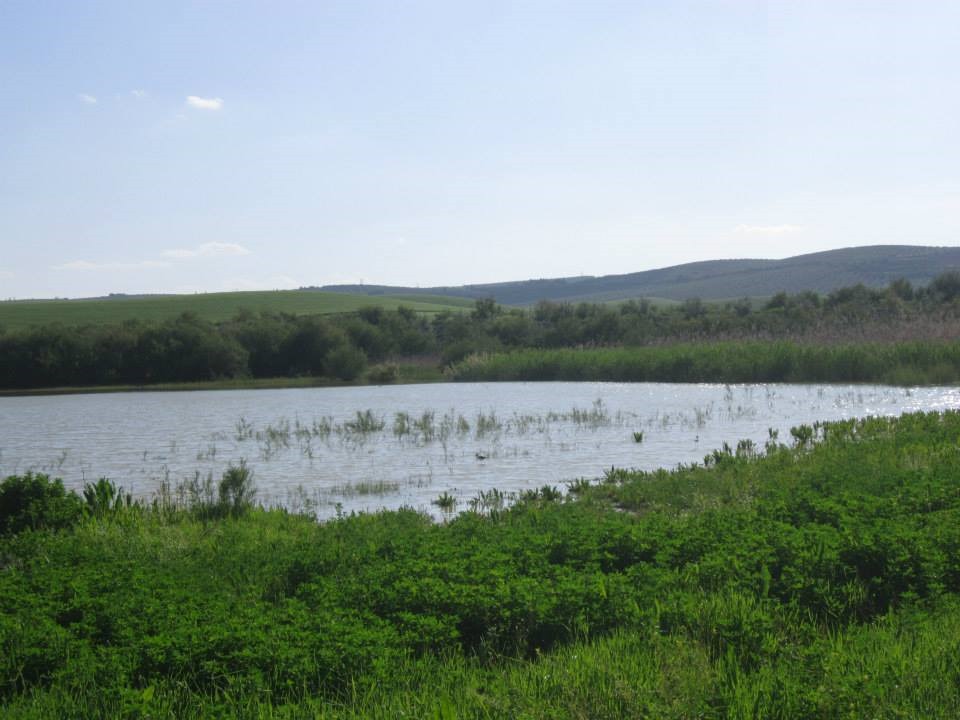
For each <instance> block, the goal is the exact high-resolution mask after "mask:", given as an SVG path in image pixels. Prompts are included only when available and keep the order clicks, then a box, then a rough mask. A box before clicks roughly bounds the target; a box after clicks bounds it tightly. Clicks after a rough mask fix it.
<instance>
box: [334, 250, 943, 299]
mask: <svg viewBox="0 0 960 720" xmlns="http://www.w3.org/2000/svg"><path fill="white" fill-rule="evenodd" d="M948 270H960V247H927V246H916V245H872V246H867V247H854V248H842V249H840V250H829V251H826V252H818V253H810V254H807V255H797V256H795V257H790V258H786V259H784V260H756V259H747V260H708V261H705V262H695V263H687V264H684V265H675V266H673V267H667V268H661V269H658V270H647V271H644V272H637V273H629V274H626V275H604V276H602V277H594V276H580V277H567V278H553V279H542V280H523V281H518V282H503V283H489V284H484V285H461V286H458V287H433V288H423V289H417V290H415V289H413V288H403V287H393V286H387V285H330V286H326V287H322V288H319V289H320V290H324V291H329V292H344V293H366V294H368V295H375V296H376V295H387V294H395V293H402V292H426V293H430V294H435V295H446V296H454V297H465V298H470V299H476V298H487V297H492V298H494V299H496V300H497V302H499V303H502V304H504V305H531V304H533V303H535V302H537V301H539V300H554V301H560V300H563V301H567V302H581V301H585V302H606V301H610V300H625V299H628V298H639V297H656V298H663V299H667V300H685V299H687V298H692V297H698V298H701V299H704V300H729V299H734V298H741V297H745V296H746V297H770V296H771V295H775V294H776V293H778V292H781V291H783V292H788V293H798V292H803V291H805V290H813V291H815V292H819V293H828V292H831V291H833V290H836V289H838V288H841V287H849V286H851V285H856V284H858V283H863V284H864V285H867V286H869V287H885V286H887V285H889V284H890V282H892V281H893V280H897V279H898V278H906V279H907V280H909V281H910V282H912V283H914V284H915V285H926V284H928V283H929V282H930V280H932V279H933V278H934V277H936V276H937V275H939V274H941V273H943V272H946V271H948Z"/></svg>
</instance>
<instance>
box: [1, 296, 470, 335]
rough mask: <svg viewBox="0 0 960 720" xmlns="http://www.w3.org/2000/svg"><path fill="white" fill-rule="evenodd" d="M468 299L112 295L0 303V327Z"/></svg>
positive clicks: (439, 305) (450, 303) (437, 307)
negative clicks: (79, 298)
mask: <svg viewBox="0 0 960 720" xmlns="http://www.w3.org/2000/svg"><path fill="white" fill-rule="evenodd" d="M472 304H473V301H472V300H469V299H465V298H450V297H437V296H434V295H425V294H422V293H420V294H397V295H377V296H376V297H371V296H369V295H362V294H344V293H327V292H316V291H311V290H273V291H262V292H260V291H257V292H229V293H203V294H197V295H136V296H112V297H108V298H95V299H83V300H19V301H6V302H0V327H5V328H7V329H9V330H16V329H19V328H24V327H29V326H32V325H46V324H49V323H56V322H58V323H63V324H65V325H83V324H87V323H117V322H123V321H125V320H165V319H167V318H172V317H176V316H178V315H180V314H181V313H184V312H193V313H196V314H197V315H198V316H199V317H201V318H203V319H204V320H210V321H218V320H225V319H227V318H229V317H232V316H233V315H235V314H236V313H237V311H238V310H241V309H248V310H253V311H260V310H267V311H272V312H285V313H292V314H294V315H308V314H318V315H320V314H331V313H342V312H350V311H353V310H357V309H359V308H361V307H365V306H370V305H377V306H380V307H384V308H388V309H393V308H396V307H398V306H400V305H404V306H406V307H409V308H411V309H412V310H415V311H417V312H425V313H433V312H440V311H441V310H459V309H462V308H465V307H470V306H471V305H472Z"/></svg>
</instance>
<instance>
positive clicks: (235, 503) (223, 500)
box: [218, 460, 257, 517]
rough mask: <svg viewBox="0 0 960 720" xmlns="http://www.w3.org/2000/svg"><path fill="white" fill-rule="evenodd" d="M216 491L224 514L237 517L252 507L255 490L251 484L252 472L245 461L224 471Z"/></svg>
mask: <svg viewBox="0 0 960 720" xmlns="http://www.w3.org/2000/svg"><path fill="white" fill-rule="evenodd" d="M218 491H219V495H220V507H221V509H222V510H223V511H224V513H226V514H230V515H233V516H234V517H239V516H240V515H243V514H244V513H245V512H246V511H247V510H249V509H250V508H251V507H252V506H253V500H254V497H256V494H257V488H256V486H255V485H254V484H253V470H251V469H250V468H249V467H247V463H246V461H244V460H241V461H240V464H239V465H233V464H231V465H230V466H229V467H228V468H227V469H226V470H225V471H224V473H223V477H222V478H220V486H219V487H218Z"/></svg>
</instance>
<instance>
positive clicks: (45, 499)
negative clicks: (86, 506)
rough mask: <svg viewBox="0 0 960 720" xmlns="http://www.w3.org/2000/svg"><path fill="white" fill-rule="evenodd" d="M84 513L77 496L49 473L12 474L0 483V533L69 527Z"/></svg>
mask: <svg viewBox="0 0 960 720" xmlns="http://www.w3.org/2000/svg"><path fill="white" fill-rule="evenodd" d="M82 512H83V504H82V503H81V502H80V498H78V497H77V496H76V494H75V493H73V492H67V491H66V489H64V487H63V481H62V480H60V479H59V478H57V479H56V480H51V479H50V477H49V476H48V475H42V474H37V475H34V474H33V473H29V472H28V473H27V474H26V475H11V476H10V477H8V478H7V479H6V480H4V481H3V482H2V483H0V535H6V534H15V533H18V532H21V531H23V530H28V529H30V530H39V529H41V528H47V529H51V530H56V529H60V528H65V527H70V526H71V525H73V524H74V523H75V522H77V520H79V519H80V516H81V514H82Z"/></svg>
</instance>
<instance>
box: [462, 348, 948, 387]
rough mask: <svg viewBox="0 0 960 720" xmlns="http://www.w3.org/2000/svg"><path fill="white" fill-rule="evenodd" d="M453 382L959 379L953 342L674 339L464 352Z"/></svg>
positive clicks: (922, 382)
mask: <svg viewBox="0 0 960 720" xmlns="http://www.w3.org/2000/svg"><path fill="white" fill-rule="evenodd" d="M448 374H449V376H450V377H451V379H453V380H458V381H468V382H489V381H510V380H513V381H518V380H522V381H531V380H569V381H583V380H596V381H615V382H720V383H746V382H749V383H769V382H832V383H842V382H859V383H868V382H876V383H887V384H894V385H936V384H948V383H952V382H957V381H958V380H960V342H957V341H955V340H951V341H914V342H891V343H879V342H862V343H846V344H833V343H831V344H814V343H809V344H801V343H796V342H790V341H776V342H751V341H737V342H732V341H731V342H703V343H696V344H691V343H679V344H671V345H661V346H649V347H633V348H624V347H617V348H593V349H559V350H545V349H524V350H516V351H513V352H509V353H501V354H492V355H491V354H486V355H476V356H472V357H469V358H467V359H465V360H463V361H462V362H460V363H458V364H456V365H454V366H453V367H452V368H450V370H449V373H448Z"/></svg>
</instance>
